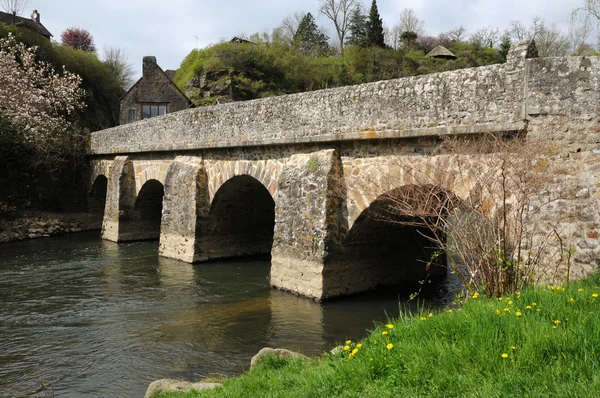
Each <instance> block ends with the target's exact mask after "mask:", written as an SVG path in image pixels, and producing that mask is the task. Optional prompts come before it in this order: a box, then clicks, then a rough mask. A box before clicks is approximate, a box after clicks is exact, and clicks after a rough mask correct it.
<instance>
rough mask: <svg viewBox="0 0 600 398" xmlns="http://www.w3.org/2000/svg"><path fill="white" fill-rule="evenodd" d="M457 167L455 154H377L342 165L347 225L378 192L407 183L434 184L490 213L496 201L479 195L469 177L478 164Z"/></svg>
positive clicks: (376, 196)
mask: <svg viewBox="0 0 600 398" xmlns="http://www.w3.org/2000/svg"><path fill="white" fill-rule="evenodd" d="M468 161H469V160H465V162H468ZM458 167H459V166H458V165H457V164H456V157H453V156H448V155H437V156H410V157H409V156H403V157H391V156H390V157H376V158H372V159H370V161H369V162H367V161H365V160H363V161H362V162H361V164H360V165H356V164H349V165H348V164H345V165H344V169H345V179H346V181H347V183H348V186H349V189H348V192H347V199H346V204H347V208H348V225H349V227H350V228H351V227H352V226H353V225H354V223H355V222H356V220H357V219H358V218H359V216H360V215H361V214H362V213H363V212H364V211H365V210H366V209H367V208H369V206H370V205H371V204H372V203H373V202H375V201H376V200H377V199H378V198H379V197H380V196H381V195H384V194H385V193H389V192H391V191H393V190H394V189H401V188H402V187H406V186H429V185H435V186H438V187H439V188H441V189H443V190H445V191H447V192H449V193H451V194H452V195H454V196H455V197H457V198H460V199H461V200H463V201H471V202H473V203H474V205H477V206H479V205H481V206H482V207H484V208H485V209H484V210H485V212H488V213H491V212H493V211H494V208H495V207H496V205H495V200H494V199H493V198H482V197H480V196H481V195H480V194H478V191H480V190H479V189H478V187H477V185H476V183H475V182H474V181H471V179H470V176H469V174H470V173H469V167H478V165H477V164H476V163H473V164H472V165H468V166H464V165H463V166H462V167H463V168H462V169H461V170H460V171H459V169H458Z"/></svg>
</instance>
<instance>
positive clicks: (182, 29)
mask: <svg viewBox="0 0 600 398" xmlns="http://www.w3.org/2000/svg"><path fill="white" fill-rule="evenodd" d="M362 1H363V5H364V6H365V8H367V9H368V8H369V7H370V5H371V0H362ZM318 4H319V1H318V0H210V1H209V0H160V1H158V0H100V1H89V0H85V1H84V0H53V1H48V0H29V3H28V5H27V10H26V11H25V12H23V14H24V15H23V16H29V15H30V14H31V11H32V10H33V9H37V10H38V11H39V12H40V14H41V22H42V23H43V24H44V25H45V26H46V28H48V30H50V32H52V34H53V35H54V40H58V41H60V34H61V32H62V31H64V30H65V29H67V28H69V27H74V26H76V27H80V28H84V29H87V30H89V31H90V32H91V33H92V35H93V36H94V39H95V42H96V46H97V47H98V49H99V52H100V54H101V53H102V48H104V46H112V47H118V48H120V49H121V50H122V51H123V52H124V53H125V54H126V55H127V56H128V61H129V62H130V63H131V64H132V65H133V67H134V69H135V71H136V75H137V76H136V78H137V77H139V75H140V74H141V62H142V57H143V56H145V55H154V56H156V57H157V60H158V63H159V65H160V66H161V67H162V68H163V69H177V68H178V67H179V64H180V63H181V61H182V60H183V58H184V57H185V56H186V55H187V54H188V53H189V52H190V51H191V50H192V49H194V48H195V47H196V45H198V47H199V48H202V47H205V46H207V45H209V44H211V43H216V42H218V41H219V40H222V39H230V38H231V37H233V36H236V35H240V34H241V33H245V34H247V35H250V34H252V33H255V32H263V31H265V30H268V31H269V32H270V31H271V29H273V28H274V27H276V26H277V25H279V23H280V22H281V20H282V19H283V18H284V17H286V16H288V15H291V14H293V13H294V12H295V11H305V12H311V13H312V14H313V15H315V16H316V15H317V14H318V13H317V10H318ZM582 4H583V0H404V1H400V0H378V1H377V6H378V8H379V13H380V14H381V17H382V19H383V22H384V24H385V25H387V26H393V25H395V24H396V22H397V20H398V15H399V14H400V12H401V11H402V9H404V8H406V7H408V8H413V9H414V10H415V11H416V13H417V15H418V16H419V18H421V19H422V20H424V21H425V22H426V29H427V33H428V34H429V35H437V34H439V33H441V32H444V31H448V30H450V29H453V28H455V27H458V26H461V25H462V26H464V27H465V28H466V29H467V32H473V31H474V30H477V29H478V28H481V27H484V26H490V25H491V26H496V27H499V28H501V29H504V28H506V27H507V26H508V24H509V23H510V21H512V20H521V21H523V22H524V23H529V21H531V19H532V18H533V17H534V16H536V15H537V16H539V17H542V18H543V19H544V20H545V21H547V22H549V23H556V24H557V25H559V26H560V27H561V28H562V29H563V30H565V31H567V30H568V25H569V19H570V15H571V12H572V11H573V9H575V8H577V7H579V6H581V5H582ZM318 22H319V24H320V25H322V26H324V27H326V29H327V31H328V33H329V35H330V36H334V35H335V33H334V30H333V27H332V26H331V25H330V24H329V23H328V21H327V20H325V19H324V18H322V17H321V18H319V19H318ZM196 37H197V38H198V39H196Z"/></svg>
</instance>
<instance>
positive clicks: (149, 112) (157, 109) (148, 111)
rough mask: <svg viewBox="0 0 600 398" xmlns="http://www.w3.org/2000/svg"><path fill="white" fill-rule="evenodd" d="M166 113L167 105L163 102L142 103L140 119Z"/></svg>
mask: <svg viewBox="0 0 600 398" xmlns="http://www.w3.org/2000/svg"><path fill="white" fill-rule="evenodd" d="M166 114H167V106H166V105H164V104H144V105H142V119H149V118H151V117H155V116H162V115H166Z"/></svg>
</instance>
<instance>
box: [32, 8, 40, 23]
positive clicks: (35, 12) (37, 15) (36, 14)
mask: <svg viewBox="0 0 600 398" xmlns="http://www.w3.org/2000/svg"><path fill="white" fill-rule="evenodd" d="M31 19H33V20H34V21H35V22H37V23H40V13H39V12H38V10H33V13H32V14H31Z"/></svg>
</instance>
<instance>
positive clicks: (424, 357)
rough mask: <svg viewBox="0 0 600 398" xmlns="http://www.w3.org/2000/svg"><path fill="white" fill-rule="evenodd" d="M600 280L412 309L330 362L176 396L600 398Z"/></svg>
mask: <svg viewBox="0 0 600 398" xmlns="http://www.w3.org/2000/svg"><path fill="white" fill-rule="evenodd" d="M599 294H600V283H599V278H598V276H597V275H596V276H595V277H591V278H589V279H587V280H585V281H582V282H579V283H576V284H573V285H571V286H568V287H562V286H548V287H540V288H538V289H536V290H529V289H528V290H525V291H522V292H520V293H516V294H514V295H510V296H503V297H502V298H501V299H490V300H485V299H482V298H480V297H478V296H477V295H475V294H473V295H472V296H471V297H470V299H469V300H468V301H467V302H466V303H464V304H463V305H462V306H459V307H454V308H450V309H445V310H437V311H436V310H433V311H432V310H426V309H423V310H422V311H421V312H419V313H416V314H402V315H401V316H400V317H399V318H398V319H395V320H391V321H389V323H388V324H385V325H379V326H377V327H376V328H375V329H374V330H373V331H372V332H371V333H370V334H369V336H367V337H366V338H365V339H364V340H361V341H349V340H347V341H345V342H342V343H341V346H340V348H338V349H336V350H334V352H335V353H325V354H323V356H322V357H321V358H310V359H305V358H297V359H287V360H286V362H287V363H285V364H282V363H281V361H277V362H273V364H276V368H275V367H271V366H270V363H269V362H267V361H265V362H263V363H262V364H260V365H259V366H257V367H256V368H255V369H253V370H252V371H250V372H247V373H245V374H244V375H242V376H241V377H239V378H232V379H225V380H224V381H223V387H222V388H218V389H215V390H209V391H202V392H191V393H187V394H182V393H171V394H165V395H162V396H161V397H162V398H167V397H169V398H175V397H187V398H192V397H242V396H256V397H263V396H264V397H266V396H268V397H310V398H312V397H442V396H443V397H496V398H500V397H589V398H592V397H596V396H597V392H598V391H599V389H600V352H599V348H598V347H600V322H599V321H598V317H597V316H594V315H595V314H597V313H598V311H600V297H598V295H599Z"/></svg>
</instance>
